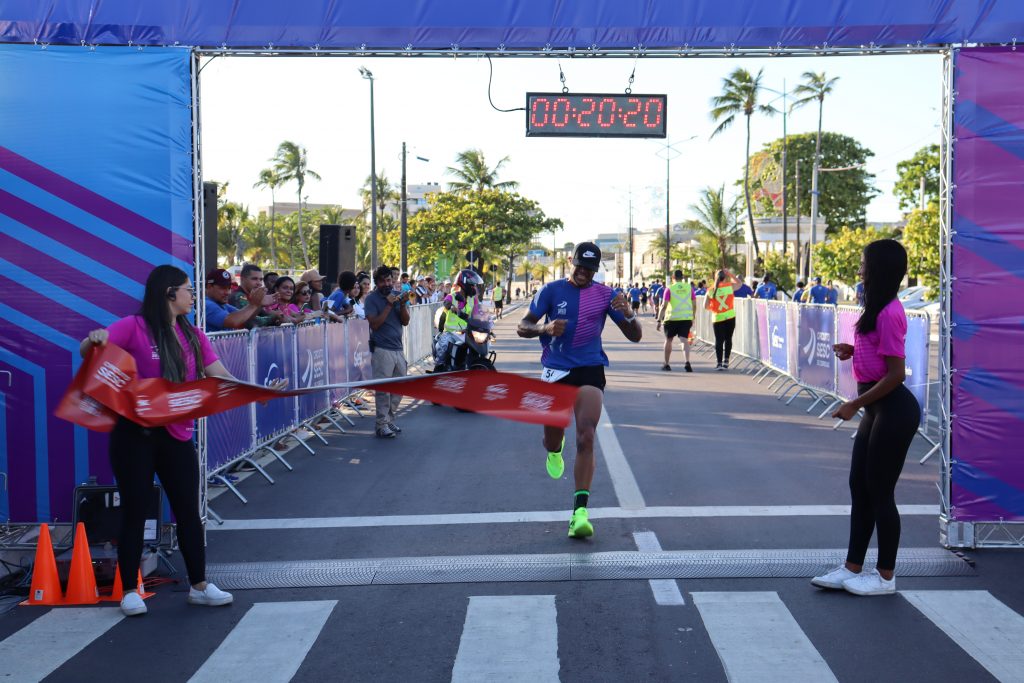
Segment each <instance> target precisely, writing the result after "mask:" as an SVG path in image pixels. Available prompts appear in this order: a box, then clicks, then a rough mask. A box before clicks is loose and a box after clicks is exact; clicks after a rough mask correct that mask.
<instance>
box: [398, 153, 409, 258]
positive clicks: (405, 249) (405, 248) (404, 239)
mask: <svg viewBox="0 0 1024 683" xmlns="http://www.w3.org/2000/svg"><path fill="white" fill-rule="evenodd" d="M406 201H407V200H406V189H405V143H404V142H403V143H402V233H401V243H402V247H401V248H402V252H401V254H402V255H401V258H400V259H399V260H400V261H401V263H402V265H401V268H402V272H403V273H407V272H409V269H408V267H407V264H406V261H407V260H408V259H407V257H408V253H409V233H408V227H409V207H408V206H406Z"/></svg>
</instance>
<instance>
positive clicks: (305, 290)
mask: <svg viewBox="0 0 1024 683" xmlns="http://www.w3.org/2000/svg"><path fill="white" fill-rule="evenodd" d="M295 296H309V290H308V289H304V290H302V291H301V292H299V293H298V294H296V295H295Z"/></svg>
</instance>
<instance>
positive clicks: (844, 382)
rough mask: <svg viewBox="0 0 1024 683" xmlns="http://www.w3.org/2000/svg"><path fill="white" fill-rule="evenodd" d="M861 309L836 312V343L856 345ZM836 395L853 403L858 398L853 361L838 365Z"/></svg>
mask: <svg viewBox="0 0 1024 683" xmlns="http://www.w3.org/2000/svg"><path fill="white" fill-rule="evenodd" d="M860 313H861V311H860V309H859V308H839V309H838V310H837V311H836V339H837V341H836V343H837V344H849V345H850V346H853V345H854V341H855V336H856V332H857V320H858V319H859V318H860ZM836 394H838V395H839V397H840V398H842V399H845V400H847V401H852V400H853V399H855V398H857V378H856V377H854V376H853V359H852V358H851V359H850V360H848V361H845V362H841V363H840V362H837V363H836Z"/></svg>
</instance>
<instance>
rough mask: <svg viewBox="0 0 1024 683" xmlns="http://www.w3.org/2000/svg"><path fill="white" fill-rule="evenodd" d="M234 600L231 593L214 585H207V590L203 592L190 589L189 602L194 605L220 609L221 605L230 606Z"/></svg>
mask: <svg viewBox="0 0 1024 683" xmlns="http://www.w3.org/2000/svg"><path fill="white" fill-rule="evenodd" d="M234 599H235V598H234V596H233V595H231V593H227V592H225V591H222V590H221V589H219V588H217V587H216V586H214V585H213V584H212V583H207V584H206V588H204V589H203V590H196V589H195V588H192V587H190V588H189V589H188V601H189V602H190V603H192V604H193V605H208V606H210V607H218V606H220V605H230V604H231V602H232V601H233V600H234Z"/></svg>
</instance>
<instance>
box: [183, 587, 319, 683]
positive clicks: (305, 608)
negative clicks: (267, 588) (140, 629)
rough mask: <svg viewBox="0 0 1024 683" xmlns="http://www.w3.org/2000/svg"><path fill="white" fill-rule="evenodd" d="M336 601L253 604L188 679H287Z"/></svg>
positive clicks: (201, 682)
mask: <svg viewBox="0 0 1024 683" xmlns="http://www.w3.org/2000/svg"><path fill="white" fill-rule="evenodd" d="M337 604H338V601H337V600H315V601H308V602H262V603H261V602H258V603H256V604H255V605H253V606H252V608H251V609H250V610H249V611H248V612H246V614H245V616H244V617H242V620H241V621H240V622H238V625H237V626H235V628H233V629H232V630H231V633H229V634H228V637H227V638H225V639H224V641H223V642H222V643H221V644H220V647H218V648H217V649H216V650H215V651H214V653H213V654H212V655H210V658H209V659H207V660H206V662H205V663H204V664H203V665H202V667H200V669H199V671H197V672H196V673H195V675H194V676H192V678H191V679H190V681H192V682H193V683H230V682H231V681H238V682H239V683H252V682H253V681H260V683H275V682H277V681H280V682H281V683H287V682H288V681H290V680H291V679H292V676H294V675H295V672H296V671H298V670H299V666H301V665H302V662H303V660H304V659H305V658H306V655H307V654H308V653H309V649H310V648H311V647H313V643H314V642H315V641H316V639H317V636H319V635H320V631H321V630H322V629H323V627H324V624H326V623H327V618H328V617H330V616H331V611H332V610H333V609H334V606H335V605H337Z"/></svg>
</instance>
